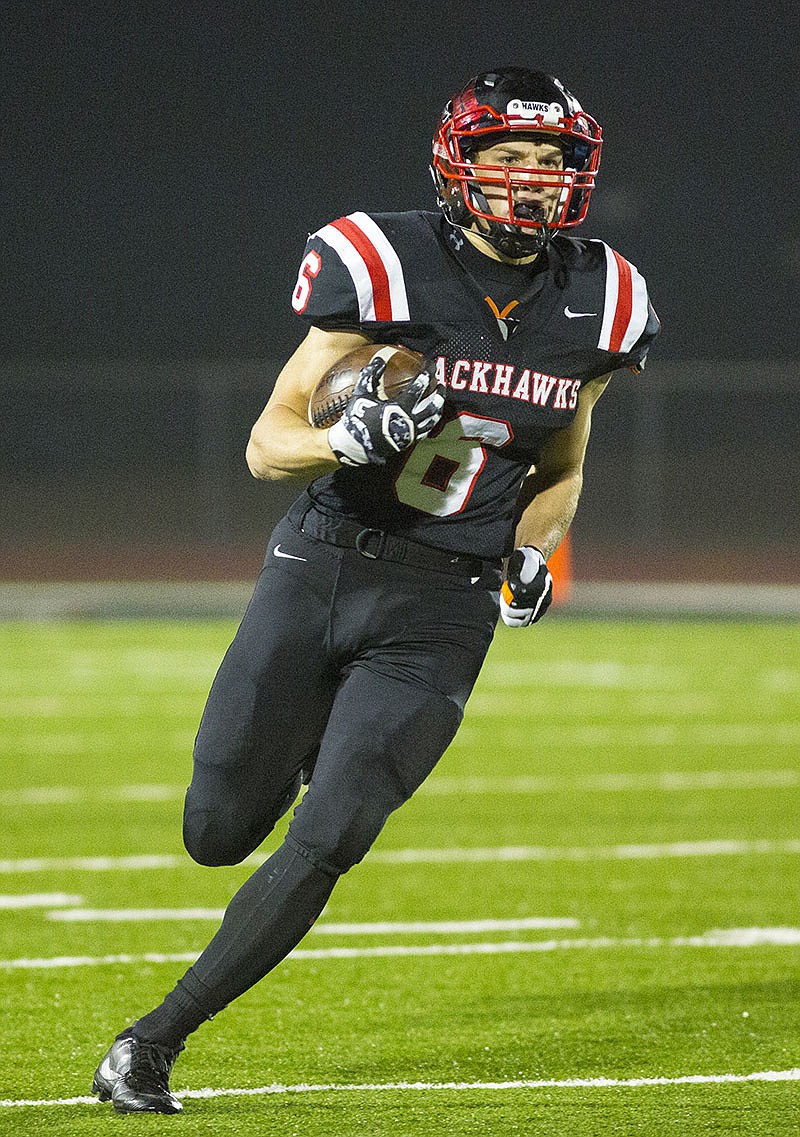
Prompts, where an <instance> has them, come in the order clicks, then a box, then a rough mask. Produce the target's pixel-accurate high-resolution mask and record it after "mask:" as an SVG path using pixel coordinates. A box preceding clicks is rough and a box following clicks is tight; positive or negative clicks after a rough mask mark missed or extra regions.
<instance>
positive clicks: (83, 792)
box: [2, 769, 800, 806]
mask: <svg viewBox="0 0 800 1137" xmlns="http://www.w3.org/2000/svg"><path fill="white" fill-rule="evenodd" d="M794 786H800V769H776V770H663V771H661V772H658V773H614V772H613V771H610V772H608V773H601V774H576V775H574V776H571V777H570V776H566V777H564V776H560V775H555V774H553V775H550V774H505V775H504V774H500V775H497V776H496V777H488V776H484V775H470V774H440V775H434V776H433V777H432V778H430V779H429V780H428V781H427V782H424V783H423V784H422V786H421V787H420V789H419V790H418V791H417V792H418V793H420V794H436V795H449V794H454V795H458V794H501V795H502V794H549V793H628V792H641V791H645V792H650V791H662V792H665V793H678V792H681V791H691V790H763V789H791V788H792V787H794ZM185 793H186V787H185V786H183V785H166V784H162V783H145V784H142V785H134V786H100V787H98V786H23V787H20V788H19V789H13V790H6V791H5V793H4V794H3V799H2V804H3V805H7V806H18V805H82V804H84V803H86V802H100V803H103V802H113V801H122V802H132V801H141V802H152V801H178V800H180V799H182V798H183V795H184V794H185Z"/></svg>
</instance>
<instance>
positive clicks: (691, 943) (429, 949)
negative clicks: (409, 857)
mask: <svg viewBox="0 0 800 1137" xmlns="http://www.w3.org/2000/svg"><path fill="white" fill-rule="evenodd" d="M797 946H800V928H713V929H712V930H711V931H710V932H705V933H703V934H702V935H699V936H674V937H672V938H671V939H665V938H664V937H662V936H650V937H647V938H628V939H626V938H617V937H615V936H598V937H596V938H594V939H575V940H534V941H524V940H521V941H511V942H506V943H474V944H385V945H382V946H381V947H358V948H351V947H336V948H295V950H294V951H293V952H290V953H289V955H287V956H286V959H287V960H290V961H291V960H302V959H381V958H391V957H393V956H397V957H404V956H425V955H431V956H436V955H519V954H527V953H530V952H550V951H569V950H570V949H572V950H575V949H581V948H583V949H585V948H589V949H595V950H598V949H603V948H673V947H710V948H728V947H735V948H750V947H797ZM199 955H200V952H199V951H193V952H187V951H182V952H166V953H162V952H143V953H141V954H139V955H99V956H91V955H60V956H53V957H51V958H49V959H3V960H0V970H4V971H13V970H24V971H32V970H35V971H40V970H45V971H49V970H53V969H56V968H62V967H100V966H103V965H104V964H122V963H194V961H195V960H196V959H197V957H198V956H199Z"/></svg>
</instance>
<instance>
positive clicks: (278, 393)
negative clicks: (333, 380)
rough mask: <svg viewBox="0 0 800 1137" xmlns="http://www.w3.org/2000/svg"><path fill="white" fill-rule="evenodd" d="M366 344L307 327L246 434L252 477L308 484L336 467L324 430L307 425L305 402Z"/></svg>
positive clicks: (355, 336) (356, 336)
mask: <svg viewBox="0 0 800 1137" xmlns="http://www.w3.org/2000/svg"><path fill="white" fill-rule="evenodd" d="M369 342H370V341H369V340H368V339H367V337H366V336H363V335H361V334H360V333H359V332H355V331H326V330H324V329H323V328H318V327H313V326H312V327H311V328H310V329H309V332H308V335H307V336H306V338H305V339H304V340H303V342H302V343H301V344H300V346H299V347H298V348H297V350H296V351H295V353H294V354H293V355H292V356H291V357H290V359H289V360H288V362H287V363H286V365H285V367H284V368H283V370H282V371H281V373H280V375H279V376H278V378H277V380H276V383H275V388H274V390H273V392H272V394H271V395H270V397H269V401H268V402H267V405H266V406H265V407H264V410H263V411H262V412H261V414H260V415H259V417H258V419H257V421H256V423H255V425H254V426H253V429H252V431H251V432H250V440H249V442H248V444H247V451H246V458H247V465H248V467H249V469H250V473H251V474H252V475H253V477H254V478H267V479H270V480H275V481H280V480H287V479H293V478H297V479H305V480H308V479H309V478H315V477H319V475H320V474H325V473H328V472H329V471H331V470H335V469H336V468H337V466H338V465H339V460H338V459H337V458H336V456H335V455H334V453H333V451H332V450H331V448H330V446H329V444H328V432H327V431H326V430H317V429H316V428H315V427H313V426H311V425H310V423H309V421H308V401H309V399H310V398H311V393H312V391H313V390H314V388H315V387H316V385H317V383H318V382H319V380H320V379H321V378H322V376H323V375H324V374H325V372H326V371H327V370H328V368H329V367H332V366H333V364H334V363H336V362H338V360H340V359H341V358H342V356H343V355H346V354H347V353H348V352H349V351H352V350H353V348H356V347H360V346H361V345H362V344H365V343H369Z"/></svg>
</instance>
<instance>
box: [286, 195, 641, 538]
mask: <svg viewBox="0 0 800 1137" xmlns="http://www.w3.org/2000/svg"><path fill="white" fill-rule="evenodd" d="M292 303H293V307H294V309H295V311H296V312H297V313H298V315H300V316H302V318H303V319H305V320H306V321H308V323H310V324H314V325H317V326H319V327H323V328H328V329H350V330H357V331H360V332H361V333H362V334H363V335H365V336H367V337H368V338H369V339H371V340H372V341H373V342H374V343H403V344H405V345H407V346H408V347H410V348H413V349H414V350H415V351H421V352H424V353H425V354H426V355H427V356H429V357H431V358H434V359H435V361H436V370H437V375H438V376H439V377H440V378H441V379H442V380H443V381H444V383H445V384H446V386H447V402H446V410H445V415H444V417H443V419H442V422H441V423H439V425H438V426H437V428H436V429H435V430H434V432H433V434H432V435H431V436H430V437H429V438H427V439H424V440H423V441H421V442H419V443H418V444H417V445H416V446H415V447H413V448H412V449H411V451H409V452H408V453H406V454H403V455H400V456H399V457H398V458H397V459H396V460H395V461H394V462H393V463H391V464H390V465H389V466H387V467H386V469H385V470H377V469H374V468H370V469H360V468H352V467H348V468H345V467H342V468H341V469H339V470H337V471H335V472H334V473H332V474H328V475H325V476H324V477H321V478H318V479H317V480H316V481H315V482H314V483H313V485H312V486H311V487H310V492H311V494H312V496H313V497H314V499H315V500H316V502H317V503H318V505H319V506H320V508H322V509H328V510H330V511H332V512H337V513H343V514H345V515H346V516H349V517H352V518H354V519H356V520H359V521H361V522H362V523H363V524H364V525H365V526H369V527H371V528H377V529H388V530H390V531H392V532H395V533H401V534H403V535H404V536H407V537H410V538H411V539H413V540H417V541H422V542H424V543H426V544H430V545H438V546H440V547H442V548H446V549H453V550H456V551H459V552H461V551H468V552H471V553H473V554H480V555H482V556H487V557H491V556H498V555H500V554H501V553H504V552H508V551H509V550H510V547H511V545H512V544H513V532H512V528H513V514H514V507H515V504H516V499H517V496H518V493H519V488H520V485H521V483H522V480H523V478H524V477H525V475H526V474H527V472H528V470H529V468H530V467H531V465H534V464H535V463H536V460H537V457H538V455H539V453H540V452H541V449H542V447H543V446H544V444H545V443H546V442H547V440H548V439H549V438H550V437H551V435H552V434H553V433H554V432H555V431H557V430H561V429H563V428H564V427H566V426H568V425H569V423H570V422H571V421H572V419H573V417H574V415H575V411H576V408H577V406H578V398H579V394H580V389H581V386H582V385H584V384H585V383H588V382H589V381H591V380H592V379H595V378H597V377H598V376H600V375H604V374H606V373H607V372H609V371H613V370H615V369H617V368H620V367H631V368H633V369H635V370H641V368H642V367H643V365H644V361H645V357H646V355H647V351H648V348H649V346H650V343H651V342H652V340H653V339H654V338H655V336H656V335H657V334H658V330H659V324H658V319H657V317H656V315H655V312H654V311H653V308H652V306H651V304H650V302H649V300H648V296H647V288H646V285H645V282H644V279H643V277H642V276H641V275H640V274H639V272H638V271H637V270H636V268H635V267H634V266H633V265H631V264H630V263H629V262H628V261H626V260H625V258H624V257H622V256H620V254H619V253H617V252H615V250H613V249H611V248H609V246H608V245H606V244H604V243H603V242H602V241H595V240H577V239H575V238H571V237H564V236H557V237H556V238H555V239H554V240H553V241H552V242H551V244H550V245H549V247H548V249H547V250H546V252H545V253H544V254H542V256H540V257H539V258H538V260H537V262H536V263H535V265H534V266H533V267H531V266H523V267H516V266H509V265H505V264H500V263H499V262H494V261H491V260H490V259H489V258H487V257H484V256H482V255H481V254H480V253H478V252H476V251H475V250H474V249H473V248H472V246H470V245H469V243H468V242H467V241H466V240H465V239H464V237H463V236H462V235H461V234H460V233H459V232H458V230H456V229H453V228H452V227H451V226H450V225H449V224H448V223H447V222H446V221H445V220H444V219H443V218H442V217H441V215H440V214H438V213H422V212H410V213H382V214H371V215H370V214H367V213H353V214H351V215H350V216H348V217H343V218H339V219H338V220H336V221H333V222H331V223H330V224H328V225H325V226H323V228H321V229H319V230H318V231H317V232H316V233H313V234H312V235H311V237H310V238H309V241H308V244H307V246H306V252H305V256H304V257H303V260H302V263H301V266H300V272H299V275H298V278H297V285H296V287H295V290H294V294H293V297H292Z"/></svg>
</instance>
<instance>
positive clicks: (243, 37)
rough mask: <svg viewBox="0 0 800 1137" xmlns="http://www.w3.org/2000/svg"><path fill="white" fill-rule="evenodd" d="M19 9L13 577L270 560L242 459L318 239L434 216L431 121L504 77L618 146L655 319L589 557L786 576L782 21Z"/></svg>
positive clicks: (453, 8)
mask: <svg viewBox="0 0 800 1137" xmlns="http://www.w3.org/2000/svg"><path fill="white" fill-rule="evenodd" d="M0 12H1V13H2V29H1V33H2V34H0V51H2V60H0V64H1V66H0V88H1V95H2V113H1V116H0V119H1V121H0V130H1V134H0V139H1V141H0V174H1V175H2V177H1V178H0V216H2V254H3V256H2V261H3V271H2V284H0V289H2V293H0V359H1V360H2V361H3V373H4V381H3V388H4V391H5V396H4V403H5V413H4V414H3V416H2V426H3V430H4V437H3V441H2V453H0V473H2V475H3V481H4V490H3V495H2V503H4V505H5V509H4V513H5V524H4V528H5V530H6V537H7V541H6V548H7V549H8V550H10V552H9V553H8V555H7V557H6V563H5V567H4V568H3V567H2V566H0V571H3V572H5V574H6V575H26V574H31V573H34V574H35V573H37V572H39V573H42V574H45V573H50V574H52V573H56V575H59V574H60V575H67V574H69V571H70V569H69V565H68V564H67V563H66V561H65V559H64V558H65V557H66V558H67V560H68V561H70V563H72V564H73V566H74V564H75V563H77V562H76V561H75V558H76V557H78V559H80V558H79V554H78V550H80V549H84V550H86V549H88V548H89V547H90V546H91V549H92V556H93V557H94V558H95V559H96V560H97V562H98V563H99V562H100V561H101V560H102V557H100V554H99V553H98V547H99V546H100V545H106V546H109V547H111V546H113V545H114V544H115V543H116V544H117V545H118V544H120V543H121V542H123V543H127V544H128V545H129V546H133V545H137V546H139V545H142V544H143V543H144V544H147V543H148V542H149V543H150V544H151V545H152V544H153V543H157V542H161V543H162V544H163V542H164V541H165V540H169V539H171V538H172V539H174V540H176V541H179V542H184V543H185V544H187V546H190V545H191V544H192V543H197V542H200V543H203V544H204V545H206V546H210V545H214V544H216V545H217V546H218V549H217V552H218V553H219V554H220V556H223V550H225V549H227V554H228V556H229V560H228V562H226V563H227V564H228V567H229V568H230V566H231V563H232V562H231V561H230V556H231V555H232V552H233V549H234V546H236V547H239V548H247V549H248V550H249V549H250V548H251V547H252V545H253V544H254V543H255V542H256V541H257V540H260V537H261V534H262V532H263V530H264V528H265V527H266V526H267V525H268V524H269V522H270V520H271V519H272V517H273V515H274V514H275V512H276V511H277V510H278V509H279V508H280V507H281V506H282V504H283V501H284V500H285V493H282V492H278V493H277V494H276V493H275V492H274V491H272V490H271V489H269V488H268V487H267V488H265V487H263V486H255V485H251V484H250V483H249V481H248V475H247V472H246V470H245V469H244V466H243V462H242V458H241V453H242V450H243V447H244V442H245V440H246V437H247V432H248V430H249V426H250V424H251V422H252V420H253V419H254V418H255V417H256V416H257V414H258V413H259V411H260V409H261V406H262V405H263V402H264V401H265V399H266V396H267V394H268V392H269V388H270V384H271V381H272V379H273V378H274V375H275V373H276V371H277V369H278V367H279V366H280V363H281V361H282V360H283V359H284V358H285V357H286V356H287V355H288V354H289V352H290V351H291V350H292V348H293V347H294V346H295V344H296V343H297V342H298V340H299V338H300V334H301V332H300V329H299V327H298V326H297V323H298V322H297V321H296V320H295V318H294V317H293V315H292V313H291V308H290V304H289V296H290V293H291V290H292V286H293V283H294V279H295V275H296V271H297V266H298V262H299V259H300V257H301V255H302V251H303V246H304V243H305V238H306V234H307V233H308V232H309V231H310V230H313V229H316V228H318V227H319V226H320V225H322V224H324V223H325V222H326V221H327V220H330V219H331V218H333V217H335V216H338V215H340V214H342V213H346V212H352V211H353V210H355V209H365V210H380V209H404V208H419V207H422V208H433V207H434V199H433V193H432V187H431V185H430V181H429V176H428V173H427V163H428V159H429V146H430V136H431V132H432V130H433V127H434V124H435V122H436V120H437V117H438V114H439V112H440V110H441V107H442V106H443V104H444V102H445V101H446V100H447V98H448V97H449V95H450V94H451V93H452V92H453V90H455V89H457V88H459V87H461V86H462V85H463V84H464V82H465V81H466V80H467V79H468V78H469V77H470V76H471V75H472V74H474V73H475V72H477V71H479V70H485V69H487V68H490V67H492V66H496V65H498V64H503V63H516V64H523V65H528V66H533V67H540V68H542V69H544V70H549V71H551V72H552V73H554V74H556V75H558V76H559V78H561V79H562V81H564V82H565V83H566V85H567V86H568V87H569V88H570V89H572V91H573V92H574V93H575V94H576V95H577V96H578V98H579V99H580V100H581V102H582V103H583V105H584V107H585V108H586V109H587V110H588V111H589V112H590V113H591V114H592V115H594V116H595V117H596V118H597V119H598V120H599V121H600V123H601V124H602V126H603V128H604V136H605V142H606V144H605V148H604V152H603V159H602V165H601V172H600V181H599V189H598V190H597V192H596V194H595V196H594V198H593V201H592V206H591V209H590V214H589V219H588V221H587V223H586V225H585V226H584V231H585V232H586V233H587V234H588V235H596V236H602V237H603V238H604V239H605V240H607V241H608V242H609V243H610V244H612V245H614V246H615V247H616V248H618V249H619V250H620V252H622V253H623V254H624V255H625V256H626V257H628V258H629V259H630V260H632V261H633V262H634V263H635V264H637V266H638V267H639V268H640V269H641V270H642V271H643V272H644V274H645V275H646V277H647V279H648V283H649V286H650V292H651V295H652V297H653V299H654V302H655V305H656V308H657V309H658V311H659V315H660V316H661V318H662V321H663V324H664V334H663V336H662V338H661V340H660V342H659V345H658V348H657V350H656V351H655V352H654V353H653V357H652V366H651V369H650V372H649V376H648V378H647V379H643V380H641V381H635V380H633V379H630V380H629V379H628V378H627V377H622V376H620V377H619V380H615V381H614V383H613V384H612V388H611V391H610V392H609V395H607V396H606V398H605V399H604V401H603V404H601V407H602V413H601V411H600V410H598V426H597V428H596V435H599V439H598V440H597V441H596V442H595V441H594V440H593V446H592V453H591V461H590V467H589V472H590V474H591V475H592V480H591V481H590V487H591V488H587V498H586V508H585V509H584V510H583V511H582V513H581V514H580V515H579V518H580V520H579V522H578V523H576V534H577V542H576V543H577V545H578V547H579V549H580V547H581V544H583V547H584V548H585V549H586V550H587V551H592V550H593V551H594V552H593V557H594V560H593V561H592V564H595V563H600V564H602V563H603V560H602V558H603V556H606V555H607V554H608V553H609V550H610V549H611V548H613V547H621V546H622V545H626V544H628V545H633V546H636V547H637V548H638V549H639V561H640V563H641V564H642V565H644V564H645V561H646V560H647V557H648V556H649V555H650V554H651V553H654V554H656V553H659V550H663V549H664V548H665V547H667V546H668V545H670V544H674V543H675V542H676V541H677V542H679V543H681V544H682V546H683V547H685V549H686V550H690V549H694V550H695V551H697V550H698V549H700V548H702V549H703V551H707V546H708V545H709V544H710V545H711V546H713V547H714V548H717V549H719V550H720V555H724V554H725V551H726V549H728V548H729V547H733V546H736V547H737V548H738V549H740V550H741V549H742V548H745V549H749V550H750V552H751V553H752V554H753V555H754V556H755V555H758V554H759V550H761V551H763V549H764V547H765V546H767V547H768V548H771V549H772V550H773V551H774V552H775V553H776V554H780V556H781V557H783V558H784V560H786V559H787V558H788V560H789V561H790V562H792V561H794V560H796V557H795V555H794V554H795V553H796V551H797V548H798V545H800V533H798V520H797V510H796V501H797V490H798V480H799V479H798V466H797V457H796V449H797V447H796V441H797V427H798V421H799V420H800V402H799V401H798V384H797V375H796V361H797V359H798V357H799V356H800V334H799V333H798V319H797V300H796V297H797V291H798V278H799V277H800V229H799V226H798V216H800V210H799V209H798V198H799V196H800V195H798V190H797V173H796V168H797V148H798V147H797V137H798V123H800V102H799V100H798V94H797V79H796V74H797V63H798V58H797V57H798V46H797V39H796V34H795V33H794V32H793V31H792V29H793V28H794V27H795V24H796V11H795V8H794V5H789V4H781V3H772V4H769V3H767V4H760V5H756V4H752V3H741V2H739V3H736V2H734V3H726V4H705V5H703V4H698V5H695V4H692V5H689V4H677V5H676V4H671V5H668V6H667V5H665V6H663V7H661V6H650V5H642V4H640V3H636V4H627V3H621V4H609V5H599V4H595V5H591V6H590V5H586V6H582V5H563V4H551V5H549V6H544V5H540V4H535V3H517V4H514V3H510V4H500V3H496V2H494V0H488V2H486V3H480V4H460V5H458V4H449V3H448V4H439V5H435V4H430V3H407V4H399V5H392V6H388V5H380V4H373V3H366V2H364V0H356V2H354V3H350V4H348V5H346V6H342V7H340V6H339V5H333V4H329V3H319V4H311V3H298V4H290V5H283V4H281V5H279V4H271V3H252V2H249V3H230V4H223V3H211V2H202V3H200V2H198V3H192V2H188V3H180V4H179V3H174V4H166V3H163V4H162V3H150V4H148V3H141V4H134V3H124V2H118V3H103V4H98V3H85V2H84V3H47V4H41V3H35V2H30V3H26V4H21V3H20V4H2V5H1V6H0ZM764 376H766V381H764ZM648 384H649V386H648ZM643 385H644V386H643ZM612 392H613V393H612ZM642 392H644V394H643V393H642ZM651 455H652V456H653V457H652V461H649V460H648V457H649V456H651ZM706 490H708V491H709V492H710V494H711V496H710V497H708V495H707V494H706V496H703V494H704V493H705V491H706ZM701 498H702V500H700V499H701ZM0 508H3V505H2V504H0ZM584 514H585V517H584ZM637 516H638V518H639V520H638V521H636V518H637ZM631 519H633V522H634V524H633V525H631ZM581 526H583V532H584V534H585V537H584V540H583V542H581V531H582V530H581ZM45 545H47V546H49V548H50V554H49V555H50V560H49V561H48V567H47V568H45V567H43V559H42V557H41V556H40V554H39V552H38V551H37V550H40V549H41V548H42V547H44V546H45ZM56 548H57V549H60V550H61V553H60V554H57V553H54V552H53V549H56ZM595 553H596V556H595V555H594V554H595ZM187 555H188V554H187ZM247 555H248V557H249V556H250V555H251V554H250V552H249V551H248V554H247ZM59 557H60V558H61V559H60V560H59ZM9 558H10V560H9ZM223 560H224V556H223ZM588 561H589V558H588V556H587V557H586V563H585V566H584V567H585V568H586V571H587V572H588V573H589V574H591V573H592V571H593V570H592V567H591V565H590V564H589V563H588ZM196 563H198V564H199V561H198V562H196ZM36 566H38V568H37V567H36ZM617 567H618V566H617ZM84 570H85V571H87V572H91V571H92V569H91V567H90V566H86V565H83V567H82V571H84ZM76 571H77V569H76ZM97 571H100V570H97ZM114 571H117V569H115V570H114ZM210 571H211V572H214V571H216V570H215V569H214V568H213V566H212V568H211V569H210ZM219 571H222V572H223V573H224V572H225V571H227V569H226V568H225V565H223V566H222V568H221V569H220V570H219ZM610 571H616V570H615V567H614V565H613V564H611V565H610ZM782 571H783V570H782ZM595 575H596V573H595Z"/></svg>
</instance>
